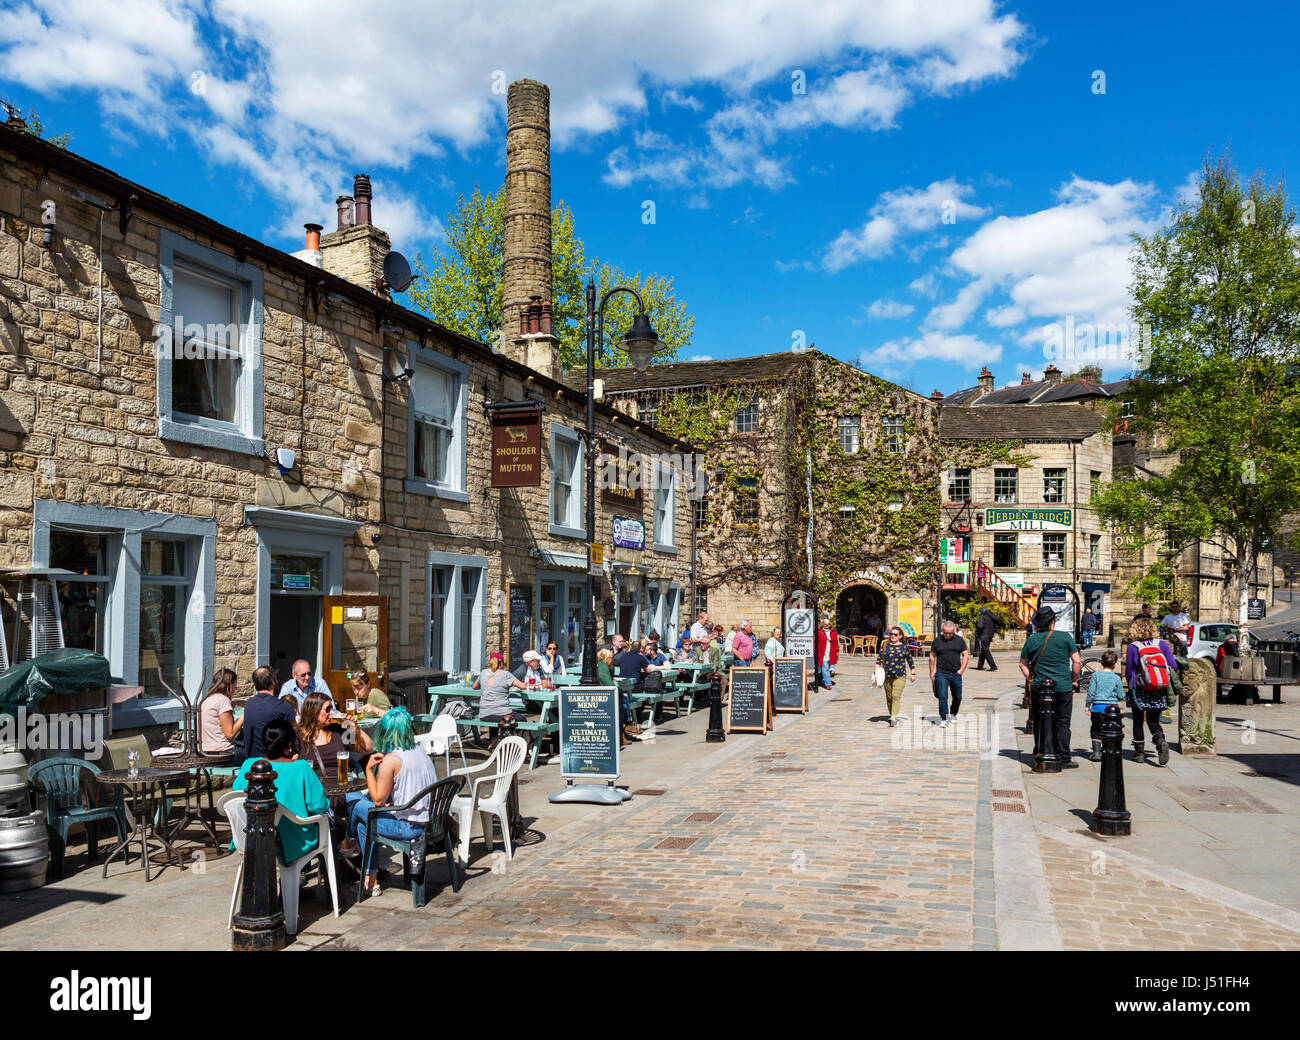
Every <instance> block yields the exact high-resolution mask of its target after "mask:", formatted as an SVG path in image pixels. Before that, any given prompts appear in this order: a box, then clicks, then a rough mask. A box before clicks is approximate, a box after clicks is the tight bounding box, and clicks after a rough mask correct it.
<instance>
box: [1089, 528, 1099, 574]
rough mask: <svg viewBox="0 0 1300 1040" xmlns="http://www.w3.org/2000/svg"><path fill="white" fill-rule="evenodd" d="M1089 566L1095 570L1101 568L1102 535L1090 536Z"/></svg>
mask: <svg viewBox="0 0 1300 1040" xmlns="http://www.w3.org/2000/svg"><path fill="white" fill-rule="evenodd" d="M1088 566H1089V567H1090V568H1091V569H1093V570H1099V569H1100V568H1101V535H1099V534H1089V535H1088Z"/></svg>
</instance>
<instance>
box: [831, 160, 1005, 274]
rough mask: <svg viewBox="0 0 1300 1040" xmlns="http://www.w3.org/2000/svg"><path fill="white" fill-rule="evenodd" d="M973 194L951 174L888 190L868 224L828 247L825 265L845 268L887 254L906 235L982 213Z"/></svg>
mask: <svg viewBox="0 0 1300 1040" xmlns="http://www.w3.org/2000/svg"><path fill="white" fill-rule="evenodd" d="M972 193H973V189H972V188H971V187H970V185H968V184H961V183H959V182H957V181H956V180H955V179H953V178H951V177H950V178H948V179H947V180H944V181H934V182H932V183H931V184H930V185H929V187H926V188H920V189H917V188H898V189H896V190H894V191H887V192H884V193H883V194H882V195H881V196H880V197H879V198H878V199H877V200H876V202H875V205H873V206H872V207H871V211H870V213H869V214H868V218H867V221H866V223H864V224H863V225H862V226H861V227H860V228H857V229H856V230H851V229H848V228H846V229H845V230H843V231H841V232H840V233H839V235H837V236H836V238H835V240H834V241H833V242H831V244H830V245H829V246H827V248H826V253H825V255H824V256H823V258H822V266H823V267H825V268H826V269H827V270H828V271H841V270H843V269H844V268H846V267H848V266H850V265H852V264H855V263H857V262H858V261H860V260H871V259H878V258H879V257H882V256H885V255H886V254H888V253H889V252H890V251H891V250H892V249H893V248H894V244H895V242H897V241H898V239H899V238H900V237H901V236H903V235H905V234H908V233H914V232H917V231H928V230H932V229H934V228H937V227H940V226H942V225H944V224H951V223H952V222H953V221H955V220H958V219H970V218H974V217H979V216H982V215H983V214H984V212H985V211H984V210H983V209H982V208H981V207H979V206H976V205H974V204H973V203H970V202H967V201H966V197H967V196H969V195H971V194H972Z"/></svg>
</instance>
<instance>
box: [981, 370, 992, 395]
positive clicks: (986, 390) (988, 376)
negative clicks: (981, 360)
mask: <svg viewBox="0 0 1300 1040" xmlns="http://www.w3.org/2000/svg"><path fill="white" fill-rule="evenodd" d="M979 386H980V396H981V397H982V396H983V395H984V394H991V393H993V373H992V372H990V371H989V366H988V365H985V366H984V367H983V368H981V369H980V378H979Z"/></svg>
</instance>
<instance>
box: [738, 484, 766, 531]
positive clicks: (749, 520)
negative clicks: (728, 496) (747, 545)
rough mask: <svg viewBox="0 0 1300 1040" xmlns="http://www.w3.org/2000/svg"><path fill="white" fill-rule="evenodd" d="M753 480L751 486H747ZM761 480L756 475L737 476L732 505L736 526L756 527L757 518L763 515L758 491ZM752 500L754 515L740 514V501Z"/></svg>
mask: <svg viewBox="0 0 1300 1040" xmlns="http://www.w3.org/2000/svg"><path fill="white" fill-rule="evenodd" d="M750 481H753V487H750V486H749V483H750ZM760 486H761V481H760V480H759V478H758V477H737V478H736V492H735V506H734V507H733V516H734V519H735V523H736V526H737V527H751V526H752V527H757V526H758V524H759V520H760V518H761V517H762V515H763V511H762V507H761V506H760V505H759V501H758V492H759V488H760ZM751 501H752V502H753V504H754V515H753V516H752V517H749V516H742V515H741V510H740V506H741V503H742V502H746V503H747V502H751Z"/></svg>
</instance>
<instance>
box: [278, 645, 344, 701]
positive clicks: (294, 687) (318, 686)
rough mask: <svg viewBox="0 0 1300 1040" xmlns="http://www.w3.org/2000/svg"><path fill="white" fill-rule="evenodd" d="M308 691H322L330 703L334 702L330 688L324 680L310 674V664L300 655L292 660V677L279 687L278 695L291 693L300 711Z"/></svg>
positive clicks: (282, 695)
mask: <svg viewBox="0 0 1300 1040" xmlns="http://www.w3.org/2000/svg"><path fill="white" fill-rule="evenodd" d="M309 693H323V694H324V695H325V696H326V697H328V698H329V699H330V705H331V706H333V704H334V695H333V694H332V693H330V688H329V687H328V686H327V685H325V681H324V680H323V679H321V678H320V677H319V676H315V675H312V673H311V665H309V664H308V663H307V662H306V661H304V660H303V659H302V658H301V657H300V658H298V660H296V661H294V662H293V678H292V679H289V680H287V681H286V682H285V683H284V685H283V686H281V687H280V696H281V697H284V696H290V695H291V696H292V697H293V698H294V699H295V700H296V701H297V702H298V710H299V711H302V702H303V701H305V700H306V699H307V694H309Z"/></svg>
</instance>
